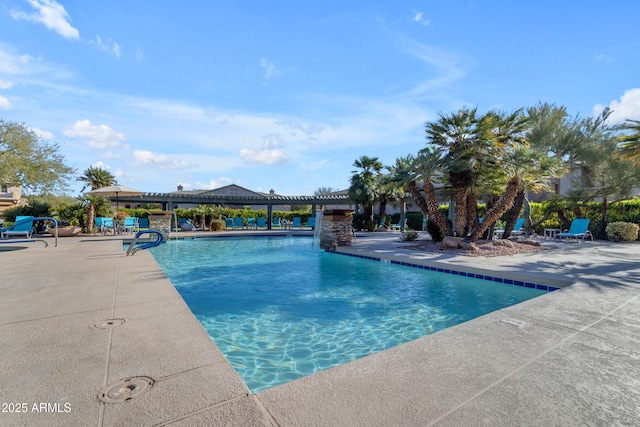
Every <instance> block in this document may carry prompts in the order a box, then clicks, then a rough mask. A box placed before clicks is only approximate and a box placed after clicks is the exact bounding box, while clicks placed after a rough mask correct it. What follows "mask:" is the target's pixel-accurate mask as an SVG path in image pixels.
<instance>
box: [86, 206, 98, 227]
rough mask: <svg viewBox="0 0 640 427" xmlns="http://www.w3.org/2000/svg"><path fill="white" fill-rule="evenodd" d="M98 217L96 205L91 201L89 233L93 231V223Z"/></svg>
mask: <svg viewBox="0 0 640 427" xmlns="http://www.w3.org/2000/svg"><path fill="white" fill-rule="evenodd" d="M95 219H96V207H95V206H93V203H89V210H88V212H87V233H92V232H93V224H94V222H95Z"/></svg>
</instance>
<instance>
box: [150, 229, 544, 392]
mask: <svg viewBox="0 0 640 427" xmlns="http://www.w3.org/2000/svg"><path fill="white" fill-rule="evenodd" d="M151 252H152V253H153V255H154V257H155V258H156V260H157V261H158V263H159V264H160V266H161V267H162V269H163V270H164V271H165V273H166V274H167V276H168V278H169V279H170V280H171V282H172V283H173V284H174V285H175V287H176V289H177V290H178V292H180V294H181V295H182V297H183V298H184V300H185V301H186V303H187V304H188V305H189V307H190V309H191V311H192V312H193V313H194V315H195V316H196V317H197V318H198V320H199V321H200V323H201V324H202V326H203V327H204V328H205V329H206V330H207V332H208V333H209V335H210V336H211V338H212V339H213V340H214V342H215V343H216V345H217V346H218V348H219V349H220V350H221V351H222V353H223V354H224V355H225V357H226V358H227V360H228V361H229V363H230V364H231V365H232V366H233V367H234V368H235V369H236V371H237V372H238V373H239V374H240V375H241V376H242V378H243V380H244V381H245V383H246V384H247V386H248V387H249V389H250V390H251V391H252V392H253V393H256V392H259V391H261V390H264V389H267V388H270V387H273V386H276V385H279V384H282V383H285V382H287V381H291V380H294V379H297V378H300V377H303V376H306V375H310V374H313V373H315V372H319V371H322V370H324V369H327V368H330V367H332V366H337V365H340V364H343V363H346V362H349V361H352V360H355V359H358V358H361V357H364V356H366V355H368V354H371V353H375V352H378V351H381V350H384V349H387V348H390V347H394V346H397V345H399V344H402V343H405V342H408V341H411V340H414V339H417V338H420V337H423V336H425V335H428V334H431V333H433V332H436V331H439V330H442V329H445V328H448V327H450V326H453V325H456V324H459V323H462V322H465V321H467V320H470V319H473V318H475V317H478V316H481V315H483V314H486V313H489V312H491V311H495V310H498V309H500V308H504V307H507V306H510V305H513V304H517V303H519V302H522V301H525V300H527V299H530V298H534V297H536V296H538V295H541V294H543V293H545V291H543V290H537V289H531V288H527V287H524V286H513V285H508V284H503V283H497V282H491V281H487V280H480V279H476V278H470V277H461V276H457V275H452V274H446V273H438V272H433V271H426V270H423V269H417V268H411V267H405V266H400V265H396V264H391V263H385V262H376V261H372V260H367V259H361V258H356V257H350V256H344V255H340V254H335V253H327V252H323V251H320V250H318V249H317V248H315V247H314V246H313V242H312V239H311V238H307V237H258V238H250V237H240V238H235V237H233V238H231V237H227V238H217V239H195V240H171V241H169V242H167V243H166V244H164V245H161V246H159V247H157V248H153V249H151Z"/></svg>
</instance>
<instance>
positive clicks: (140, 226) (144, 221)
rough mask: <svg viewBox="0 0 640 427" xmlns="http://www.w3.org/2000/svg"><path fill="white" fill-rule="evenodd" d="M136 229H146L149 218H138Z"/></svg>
mask: <svg viewBox="0 0 640 427" xmlns="http://www.w3.org/2000/svg"><path fill="white" fill-rule="evenodd" d="M138 229H139V230H148V229H149V218H138Z"/></svg>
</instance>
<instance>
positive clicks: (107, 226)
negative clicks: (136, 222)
mask: <svg viewBox="0 0 640 427" xmlns="http://www.w3.org/2000/svg"><path fill="white" fill-rule="evenodd" d="M96 230H99V231H100V233H101V234H102V235H103V236H104V235H106V234H107V233H108V232H109V230H111V231H112V232H113V234H115V231H116V229H115V227H114V226H113V219H112V218H108V217H97V218H96V219H95V227H94V228H93V235H94V236H95V235H96Z"/></svg>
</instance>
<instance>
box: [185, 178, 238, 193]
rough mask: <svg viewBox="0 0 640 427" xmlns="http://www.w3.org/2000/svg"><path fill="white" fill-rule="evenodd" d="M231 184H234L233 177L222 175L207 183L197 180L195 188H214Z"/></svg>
mask: <svg viewBox="0 0 640 427" xmlns="http://www.w3.org/2000/svg"><path fill="white" fill-rule="evenodd" d="M230 184H233V180H232V179H231V178H227V177H220V178H218V179H212V180H211V181H209V182H206V183H204V182H200V181H197V182H196V185H195V188H197V189H199V190H213V189H214V188H220V187H224V186H225V185H230ZM184 187H187V185H184Z"/></svg>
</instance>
